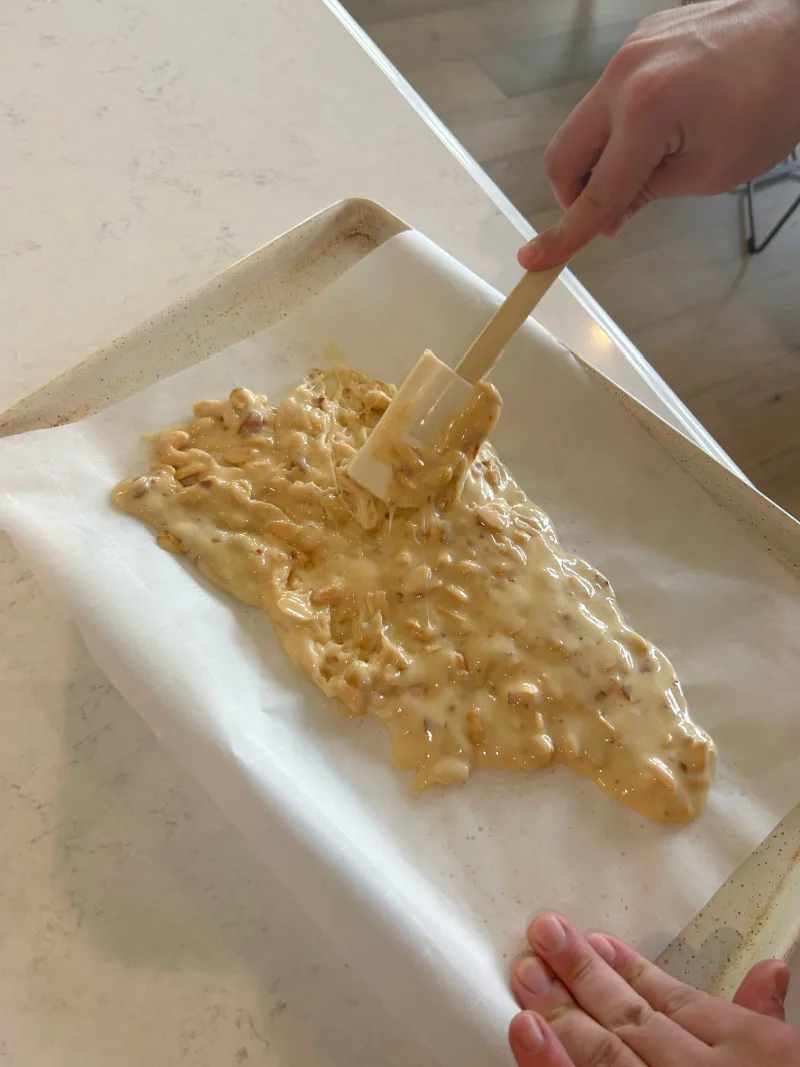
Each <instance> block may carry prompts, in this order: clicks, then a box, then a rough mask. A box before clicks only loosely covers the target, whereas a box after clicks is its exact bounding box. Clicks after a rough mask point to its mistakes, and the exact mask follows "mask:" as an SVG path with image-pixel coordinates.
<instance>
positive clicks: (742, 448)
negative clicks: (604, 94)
mask: <svg viewBox="0 0 800 1067" xmlns="http://www.w3.org/2000/svg"><path fill="white" fill-rule="evenodd" d="M341 2H342V3H343V6H344V7H345V8H346V9H347V10H348V11H349V12H350V14H351V15H352V16H353V17H354V18H355V19H356V21H357V22H359V23H360V24H361V26H362V27H363V28H364V29H365V30H366V31H367V32H368V33H369V35H370V36H371V37H372V38H373V40H374V41H375V43H376V44H377V45H378V47H379V48H380V49H381V50H382V51H383V52H384V53H385V54H386V56H387V57H388V58H389V59H390V60H391V61H392V62H393V63H394V65H395V66H396V67H397V68H398V70H399V71H400V73H401V74H403V75H404V77H405V78H406V79H407V80H408V81H409V82H410V83H411V85H412V86H413V87H414V88H415V89H416V90H417V92H418V93H419V94H420V95H421V96H422V98H423V99H424V100H425V101H426V103H427V104H428V105H429V106H430V107H431V108H432V109H433V111H434V112H435V113H436V115H437V116H438V117H439V118H440V119H441V120H442V122H443V123H444V124H445V125H446V126H447V127H448V128H449V129H450V130H451V131H452V132H453V134H454V135H455V136H456V137H457V138H458V140H459V141H460V142H461V144H462V145H463V146H464V147H465V148H466V150H467V151H468V152H469V153H470V154H471V155H472V157H473V158H474V159H475V160H476V161H477V162H478V163H479V164H480V166H481V167H483V169H484V170H485V171H486V172H487V174H489V175H490V177H491V178H492V179H493V180H494V181H495V182H496V183H497V185H498V186H499V187H500V189H501V190H502V191H503V192H504V193H505V194H506V196H507V197H508V198H509V199H510V200H511V201H512V203H514V204H515V206H516V207H517V208H518V209H519V210H520V211H521V212H522V213H523V214H524V215H525V216H526V217H527V218H528V219H529V220H530V221H531V223H532V224H533V225H534V226H535V227H536V228H537V229H543V228H545V227H546V226H548V225H549V224H550V223H551V222H552V221H553V220H554V219H555V218H557V217H558V214H559V211H558V209H557V207H556V203H555V200H554V199H553V196H552V193H551V192H550V188H549V185H548V183H547V179H546V178H545V175H544V171H543V167H542V153H543V151H544V148H545V146H546V145H547V142H548V140H549V139H550V137H551V136H552V134H553V133H554V132H555V131H556V130H557V129H558V127H559V125H560V124H561V122H562V121H563V120H564V118H566V116H567V115H568V114H569V112H570V110H571V109H572V108H573V107H574V106H575V104H577V103H578V101H579V100H580V99H581V97H582V96H583V94H584V93H585V92H586V91H587V89H588V88H589V87H590V86H591V85H592V84H593V83H594V81H595V80H596V79H597V78H598V76H599V75H600V74H601V72H602V71H603V68H604V67H605V65H606V63H607V62H608V60H609V59H610V57H611V56H612V55H613V53H614V52H615V51H616V50H617V48H619V46H620V45H621V44H622V42H623V41H624V40H625V38H626V37H627V36H628V34H629V33H631V31H632V30H633V29H634V27H635V26H636V24H637V23H638V22H639V21H640V20H641V19H642V18H644V17H645V16H646V15H648V14H651V13H652V12H654V11H657V10H659V9H661V8H665V7H668V6H670V5H669V4H666V3H661V4H659V3H655V2H653V0H341ZM799 191H800V188H799V187H798V185H797V183H796V182H794V181H791V180H781V181H776V182H774V183H770V184H767V185H764V186H763V187H761V188H759V190H758V192H757V195H756V199H755V204H756V212H757V220H758V223H757V224H758V227H759V229H760V230H761V231H763V232H764V233H766V232H768V230H769V229H770V228H771V226H772V225H773V224H774V222H776V221H777V219H778V218H779V217H780V215H781V214H782V213H783V211H784V210H785V209H786V208H787V207H788V205H789V204H790V203H791V202H792V200H793V199H794V198H795V197H796V196H797V194H798V192H799ZM743 209H744V197H743V195H742V193H741V192H739V191H736V190H733V191H731V192H730V193H726V194H724V195H722V196H717V197H713V198H710V199H702V200H700V199H696V200H695V199H690V200H681V201H663V202H661V203H658V204H654V205H651V206H649V207H648V208H647V210H646V211H645V212H643V213H642V214H641V215H640V216H639V217H638V218H637V219H636V220H635V221H634V222H633V223H632V224H631V225H630V226H628V227H627V228H626V229H625V230H624V231H623V233H622V235H621V236H620V237H618V238H617V239H616V240H614V241H608V240H605V239H603V238H600V239H599V240H598V241H596V242H595V243H594V244H593V245H592V246H591V247H590V248H588V249H586V250H585V251H584V252H582V253H581V254H580V255H579V256H577V257H576V259H574V260H573V262H572V269H573V270H574V272H575V274H576V275H577V276H578V277H579V278H580V280H581V281H582V282H583V283H584V285H585V286H586V287H587V289H588V290H589V292H590V293H591V294H592V295H593V296H594V297H595V298H596V299H597V300H598V301H599V302H600V303H601V304H602V305H603V307H604V308H605V309H606V310H607V311H608V312H609V314H610V315H611V316H612V318H613V319H615V320H616V322H617V323H618V324H619V325H620V326H621V328H622V329H623V330H624V331H625V332H626V333H627V334H628V336H629V337H630V338H631V339H632V340H633V342H634V343H635V344H636V345H637V346H638V347H639V348H640V349H641V351H642V352H643V354H644V356H645V357H646V358H647V359H648V360H649V361H650V363H652V365H653V366H654V367H655V368H656V370H657V371H658V372H659V373H660V374H661V376H662V377H663V378H664V379H665V380H666V381H667V382H668V383H669V385H671V386H672V388H673V389H674V390H675V391H676V393H677V394H678V395H679V396H680V397H681V399H682V400H684V401H685V403H686V404H687V405H688V406H689V407H690V408H691V410H692V411H693V412H694V413H695V414H696V415H697V417H698V418H699V419H700V420H701V421H702V422H703V423H704V424H705V426H706V427H707V428H708V429H709V430H710V432H711V433H712V434H713V435H714V436H715V437H716V438H717V440H718V441H719V442H720V444H721V445H722V446H723V448H725V449H726V451H727V452H728V453H729V455H731V456H732V458H733V459H734V461H735V462H736V463H738V464H739V466H740V467H741V468H742V469H743V470H744V472H745V473H746V474H747V476H748V477H749V478H751V479H752V481H753V482H755V484H756V485H757V486H758V488H759V489H761V490H762V491H763V492H765V493H766V494H767V495H768V496H771V497H772V498H773V499H774V500H776V501H777V502H778V503H779V504H781V506H782V507H784V508H786V509H787V510H788V511H791V512H792V513H793V514H795V515H796V516H798V517H800V211H798V212H797V214H796V215H795V216H793V217H792V219H790V221H789V222H788V223H787V225H786V226H785V227H784V229H783V230H782V231H781V232H780V233H779V234H778V236H777V237H776V238H775V239H774V240H773V241H772V242H771V243H770V245H769V246H768V247H767V248H766V249H765V250H764V251H763V252H762V253H760V254H759V255H756V256H749V255H748V254H747V251H746V247H745V231H744V226H743Z"/></svg>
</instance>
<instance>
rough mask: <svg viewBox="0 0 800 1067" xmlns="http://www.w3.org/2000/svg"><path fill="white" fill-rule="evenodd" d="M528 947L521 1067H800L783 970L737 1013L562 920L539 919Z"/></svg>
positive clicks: (749, 985) (765, 966)
mask: <svg viewBox="0 0 800 1067" xmlns="http://www.w3.org/2000/svg"><path fill="white" fill-rule="evenodd" d="M528 941H529V942H530V944H531V947H532V948H533V954H531V955H528V956H525V957H524V958H523V959H521V960H519V961H518V963H517V964H516V966H515V968H514V971H513V974H512V978H511V985H512V988H513V990H514V994H515V996H516V998H517V1000H518V1001H519V1003H520V1006H521V1007H522V1008H523V1009H524V1010H523V1011H522V1012H520V1013H519V1015H517V1016H516V1017H515V1018H514V1019H513V1020H512V1022H511V1027H510V1029H509V1040H510V1042H511V1050H512V1052H513V1053H514V1057H515V1059H516V1061H517V1063H518V1064H519V1067H756V1065H757V1067H800V1033H798V1032H797V1031H796V1030H794V1029H792V1027H790V1026H787V1024H786V1023H785V1022H784V1021H783V998H784V997H785V995H786V992H787V990H788V987H789V971H788V968H787V967H786V965H785V964H784V963H781V962H780V961H778V960H766V961H764V962H763V963H760V964H758V965H757V966H756V967H754V968H753V970H752V971H751V972H750V973H749V974H748V976H747V978H746V979H745V980H744V982H743V983H742V985H741V987H740V989H739V992H738V993H737V994H736V997H735V998H734V1003H729V1002H728V1001H725V1000H719V999H717V998H716V997H712V996H710V995H709V994H707V993H699V992H698V991H697V990H696V989H692V988H691V987H690V986H687V985H684V984H683V983H682V982H679V981H678V980H677V979H675V978H671V977H669V975H667V974H665V973H664V972H663V971H661V970H659V968H658V967H656V966H655V964H652V963H649V962H648V961H647V960H646V959H644V957H642V956H640V955H638V953H636V952H634V951H633V949H631V948H629V947H628V946H627V945H625V944H624V943H623V942H622V941H617V940H616V939H615V938H612V937H607V936H606V935H602V934H591V935H589V937H588V938H585V937H583V936H582V935H581V934H579V933H578V931H577V930H576V929H575V928H574V927H573V926H571V925H570V924H569V923H568V922H566V920H564V919H562V918H560V917H559V916H556V915H542V916H539V917H538V918H537V919H534V921H533V922H532V923H531V925H530V928H529V930H528Z"/></svg>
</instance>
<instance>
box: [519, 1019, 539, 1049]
mask: <svg viewBox="0 0 800 1067" xmlns="http://www.w3.org/2000/svg"><path fill="white" fill-rule="evenodd" d="M516 1036H517V1041H518V1042H519V1044H520V1045H521V1047H522V1048H523V1049H524V1050H525V1051H526V1052H538V1051H539V1049H540V1048H541V1047H542V1045H543V1044H544V1032H543V1030H542V1027H541V1024H540V1022H539V1020H538V1019H537V1018H536V1016H535V1015H531V1013H530V1012H528V1011H524V1012H523V1013H522V1014H521V1015H520V1017H519V1022H518V1023H517V1035H516Z"/></svg>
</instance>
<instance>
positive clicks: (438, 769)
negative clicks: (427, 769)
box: [433, 756, 469, 785]
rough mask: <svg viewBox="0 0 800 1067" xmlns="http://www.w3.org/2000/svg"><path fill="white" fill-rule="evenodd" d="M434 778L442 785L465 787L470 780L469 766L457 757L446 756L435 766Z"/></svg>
mask: <svg viewBox="0 0 800 1067" xmlns="http://www.w3.org/2000/svg"><path fill="white" fill-rule="evenodd" d="M433 777H434V779H435V780H436V781H437V782H438V783H439V784H440V785H463V784H464V782H466V780H467V778H469V764H468V763H467V761H466V760H463V759H458V758H457V757H456V756H445V757H444V758H443V759H440V760H437V761H436V763H435V764H434V766H433Z"/></svg>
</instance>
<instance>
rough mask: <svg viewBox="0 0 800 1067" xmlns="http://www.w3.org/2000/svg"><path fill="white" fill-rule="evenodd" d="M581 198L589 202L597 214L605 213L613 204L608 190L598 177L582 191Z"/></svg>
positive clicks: (586, 202) (585, 202)
mask: <svg viewBox="0 0 800 1067" xmlns="http://www.w3.org/2000/svg"><path fill="white" fill-rule="evenodd" d="M580 198H581V200H582V201H583V202H584V204H588V206H589V207H590V208H592V211H593V212H595V213H596V214H603V212H605V211H608V209H609V205H610V204H611V198H610V197H609V195H608V192H607V191H606V189H605V188H604V187H603V186H602V185H601V184H600V183H599V182H598V180H597V179H596V178H592V179H591V180H590V182H589V183H588V185H587V186H586V188H585V189H584V190H583V192H582V193H581V196H580Z"/></svg>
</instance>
